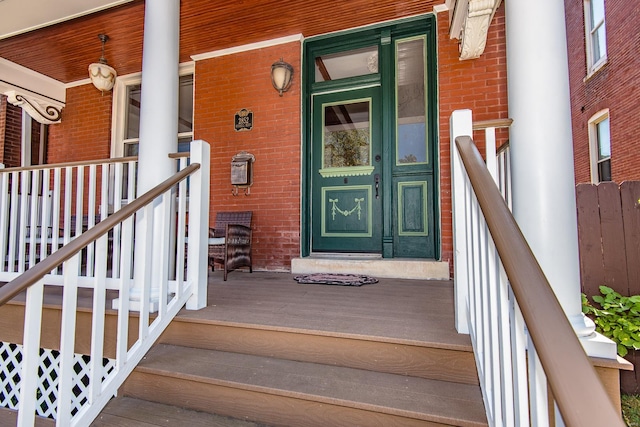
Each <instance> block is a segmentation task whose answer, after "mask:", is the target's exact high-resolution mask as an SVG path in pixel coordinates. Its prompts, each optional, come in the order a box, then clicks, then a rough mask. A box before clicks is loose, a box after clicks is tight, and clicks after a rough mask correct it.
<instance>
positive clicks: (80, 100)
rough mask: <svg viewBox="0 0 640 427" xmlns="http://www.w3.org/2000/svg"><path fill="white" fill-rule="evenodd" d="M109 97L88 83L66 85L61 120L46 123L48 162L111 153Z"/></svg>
mask: <svg viewBox="0 0 640 427" xmlns="http://www.w3.org/2000/svg"><path fill="white" fill-rule="evenodd" d="M111 99H112V92H108V93H105V94H104V95H102V94H101V93H100V91H98V90H97V89H96V88H95V87H93V85H91V84H87V85H83V86H77V87H73V88H69V89H67V102H66V106H65V107H64V109H63V110H62V122H61V123H57V124H54V125H51V126H49V147H48V152H47V161H48V163H61V162H74V161H79V160H96V159H106V158H108V157H109V156H110V154H111V153H110V144H111Z"/></svg>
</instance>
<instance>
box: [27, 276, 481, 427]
mask: <svg viewBox="0 0 640 427" xmlns="http://www.w3.org/2000/svg"><path fill="white" fill-rule="evenodd" d="M293 277H294V275H293V274H290V273H276V272H254V273H247V272H243V271H234V272H232V273H230V274H229V276H228V280H227V281H226V282H225V281H223V280H222V272H219V271H216V272H209V279H208V282H209V283H208V305H207V307H206V308H204V309H202V310H198V311H189V310H186V309H183V310H182V311H181V312H180V313H179V315H178V318H177V319H176V322H175V323H176V325H175V327H174V328H173V330H172V331H167V334H165V335H166V336H163V338H161V340H160V341H161V342H163V344H159V347H158V348H157V349H156V353H158V352H159V353H158V354H161V353H162V351H165V350H167V349H170V348H171V347H167V343H169V344H172V343H171V341H172V340H175V339H176V337H181V338H180V339H183V340H184V341H185V342H184V343H182V344H179V345H186V346H187V348H189V347H199V346H200V344H203V347H202V348H211V347H210V346H211V344H206V343H205V341H208V340H217V339H219V338H216V337H218V335H216V334H218V333H219V332H216V333H213V332H212V331H213V330H212V329H210V328H211V327H214V328H218V329H216V330H217V331H219V328H220V327H222V328H226V327H230V329H236V328H239V329H243V330H261V329H263V330H265V331H267V333H271V334H273V333H274V332H277V333H279V332H282V333H293V335H296V336H309V337H312V336H316V337H318V338H320V339H324V338H327V339H329V340H331V339H336V338H337V339H340V338H346V339H349V340H354V341H353V342H354V344H347V346H355V347H358V348H369V345H368V344H364V343H366V342H370V343H371V346H378V345H385V343H387V344H386V345H390V347H389V348H395V347H396V345H397V346H398V347H402V346H409V347H412V348H424V349H425V350H424V351H426V353H424V354H431V353H432V352H433V351H445V352H448V351H449V350H453V351H454V352H455V351H456V350H462V351H461V352H459V353H460V354H469V353H468V352H470V351H471V343H470V339H469V337H468V336H467V335H460V334H458V333H457V332H456V331H455V328H454V308H453V283H452V282H451V281H433V280H431V281H430V280H408V279H379V282H378V283H376V284H371V285H364V286H361V287H350V286H331V285H316V284H298V283H297V282H296V281H294V280H293ZM21 297H22V296H20V297H18V298H16V299H18V300H19V299H21ZM45 301H46V304H49V305H51V306H57V305H59V304H60V302H61V294H60V290H59V289H56V288H49V289H48V290H47V292H46V295H45ZM107 304H108V307H110V305H111V303H110V302H107ZM79 305H80V306H85V307H87V308H88V307H90V306H91V293H90V291H87V290H83V291H81V292H80V295H79ZM108 311H110V310H109V309H108ZM198 324H200V325H201V326H202V328H201V329H198V328H196V329H191V328H190V327H188V326H186V325H193V326H195V325H198ZM181 325H182V326H181ZM185 328H189V329H185ZM185 332H187V334H186V335H185V334H184V333H185ZM271 336H272V335H271ZM312 339H313V338H309V339H306V341H304V340H303V341H300V342H299V343H298V342H296V341H291V342H290V344H291V347H290V348H291V350H293V351H298V350H299V349H301V347H300V345H302V346H304V345H306V344H302V343H303V342H305V343H311V342H312V341H309V340H312ZM225 340H230V341H229V342H231V341H236V342H237V341H238V340H239V345H240V346H241V347H242V346H243V345H245V346H248V347H249V348H250V347H252V346H257V347H259V348H262V349H266V350H265V351H266V352H267V353H271V352H273V351H276V352H277V351H282V350H278V349H277V347H275V346H272V345H271V344H272V343H270V342H266V341H264V340H263V341H260V343H256V342H254V341H247V340H246V336H245V337H244V338H242V337H235V336H228V337H223V339H222V341H223V343H222V345H223V346H225V345H228V342H225ZM287 340H288V339H287ZM287 340H285V341H287ZM245 341H246V342H245ZM349 342H351V341H349ZM358 343H361V344H358ZM379 343H382V344H379ZM174 345H175V344H174ZM234 345H235V344H234ZM331 345H333V344H331ZM318 346H320V347H318ZM322 346H323V344H313V345H312V346H311V347H310V349H308V350H307V353H315V352H316V351H318V349H319V348H322ZM370 348H373V347H370ZM437 349H442V350H437ZM194 351H200V350H194ZM206 351H210V350H206ZM222 351H232V352H233V351H235V350H233V349H231V350H224V349H223V350H222ZM301 351H302V356H301V358H300V359H299V360H303V361H304V360H306V359H305V357H307V356H308V354H307V355H306V356H305V354H306V353H305V351H303V350H301ZM412 351H413V350H412ZM416 351H418V352H420V351H422V350H416ZM153 352H154V350H152V351H151V352H150V353H153ZM341 353H342V354H344V355H347V354H349V356H346V357H355V359H360V358H361V357H362V358H365V356H363V355H361V354H359V353H357V350H349V351H348V352H347V351H346V350H345V349H343V350H341ZM393 353H395V351H392V353H389V354H386V353H385V352H384V351H382V352H381V353H379V355H385V354H386V356H389V357H391V356H390V354H393ZM456 353H458V352H456ZM216 354H217V356H215V357H217V358H220V359H221V358H222V357H223V355H224V353H216ZM376 354H378V353H376ZM419 354H422V353H419ZM451 354H453V353H451ZM206 355H207V357H209V358H210V357H212V356H211V355H210V354H209V353H206ZM354 355H355V356H354ZM443 355H444V356H436V358H437V357H440V359H441V360H443V359H442V357H444V359H446V360H447V362H445V363H448V364H450V365H451V369H449V370H448V371H447V373H443V374H437V375H436V377H435V379H438V380H444V381H446V379H444V378H443V377H447V376H450V375H452V372H453V375H452V379H453V381H454V382H463V383H466V384H468V377H469V376H470V373H469V372H467V371H470V370H472V369H473V368H474V367H473V363H471V364H470V365H469V366H467V365H468V364H467V363H462V362H461V360H462V359H461V358H463V359H464V360H466V357H467V356H455V355H453V356H449V353H443ZM386 356H383V360H384V362H383V361H380V360H379V361H378V362H377V363H374V365H380V364H382V365H389V366H391V365H393V363H390V361H392V360H393V358H390V359H385V358H384V357H386ZM181 357H182V356H181ZM237 357H238V356H234V358H233V360H236V359H237ZM243 357H245V356H243ZM249 357H250V358H256V357H258V356H249ZM261 357H264V355H263V356H261ZM332 357H333V356H332ZM375 357H378V356H375ZM417 357H418V358H420V357H422V356H420V355H418V356H417ZM153 359H154V360H157V355H155V354H154V356H153ZM256 360H259V361H260V363H264V362H263V359H256ZM331 360H332V361H333V359H331ZM408 360H409V359H407V360H402V361H401V362H399V363H400V365H401V368H402V369H407V372H413V371H418V370H420V371H422V370H424V369H427V370H431V367H430V366H431V365H432V364H433V361H432V360H431V359H430V360H428V361H419V362H418V364H424V365H425V366H426V368H425V366H422V367H416V366H414V362H409V361H408ZM357 361H358V360H357ZM358 362H359V361H358ZM388 362H389V363H388ZM154 363H156V364H157V363H161V362H154ZM234 363H235V362H234ZM287 363H288V362H287ZM294 363H296V362H294ZM319 363H326V362H319ZM362 363H364V365H363V367H361V368H360V369H368V368H367V367H366V363H368V362H366V361H364V362H362ZM405 363H406V366H404V364H405ZM330 364H332V363H330ZM147 365H148V366H147V367H146V368H143V371H144V370H145V369H147V370H149V369H152V368H153V366H151V365H153V363H151V365H149V363H147ZM183 365H185V366H183V368H185V369H186V368H187V367H188V366H190V365H189V364H185V363H183ZM194 366H195V367H197V369H201V367H202V366H203V364H202V363H196V364H194ZM283 366H285V368H284V369H285V372H286V371H287V370H289V369H290V368H289V365H287V364H284V365H283ZM301 366H302V365H301ZM305 366H307V365H305ZM249 368H250V367H249ZM249 368H247V369H249ZM423 368H424V369H423ZM194 369H196V368H194ZM330 369H343V370H344V369H345V368H330ZM347 369H349V370H347V371H345V372H355V371H352V370H350V368H347ZM458 370H460V374H458V373H457V372H458ZM239 372H240V371H239ZM357 372H366V371H357ZM387 372H389V371H387ZM195 373H196V371H194V373H192V376H193V375H195ZM177 375H178V374H175V375H174V376H177ZM180 375H184V374H180ZM317 375H320V376H321V377H323V378H324V376H325V375H327V372H325V371H324V370H322V371H320V373H318V374H317ZM367 375H368V374H367ZM373 375H374V376H373V377H371V378H373V379H371V380H369V381H374V383H372V384H376V386H375V387H373V386H372V387H373V388H374V389H376V387H380V388H383V389H384V388H386V387H388V386H389V385H388V384H386V383H384V381H386V380H388V379H389V378H393V375H391V376H389V374H373ZM471 376H473V373H471ZM207 381H209V380H207ZM211 381H213V380H211ZM216 381H217V380H216ZM379 381H380V383H378V382H379ZM403 381H404V380H403ZM412 381H418V382H419V384H423V383H424V384H430V385H429V386H426V385H421V386H420V387H427V388H426V389H424V390H423V389H420V391H416V396H420V397H419V399H418V400H417V402H416V404H415V405H414V406H416V408H415V411H419V409H420V408H422V407H423V406H424V402H430V401H432V400H434V399H435V400H436V401H440V400H442V404H441V407H447V406H452V408H453V411H452V412H453V413H465V411H467V412H468V407H471V408H473V410H472V411H471V412H472V413H475V412H474V411H476V412H477V410H480V409H481V408H482V406H481V402H480V395H479V389H478V387H477V386H473V385H471V386H470V385H464V384H460V385H459V386H460V387H462V388H460V389H458V388H456V389H455V390H456V392H455V393H460V394H461V395H462V394H464V393H471V394H473V395H474V398H476V399H475V400H477V401H478V402H475V401H474V402H475V403H466V404H465V405H463V406H460V405H461V403H460V402H458V397H456V398H453V396H454V395H455V396H458V394H455V393H454V395H451V396H449V398H445V397H441V396H439V395H440V392H438V391H437V390H440V391H441V392H444V391H443V387H444V388H445V389H448V388H447V387H451V386H449V385H448V384H449V383H447V382H443V381H433V380H422V379H414V380H412ZM310 383H314V381H311V382H310ZM383 384H384V385H383ZM403 384H404V383H403ZM417 384H418V383H417ZM167 387H168V386H167ZM167 387H165V386H163V387H160V388H159V390H161V391H159V393H160V394H166V393H169V390H173V386H170V387H169V388H167ZM188 387H193V386H191V385H189V386H188ZM349 387H353V386H352V385H350V386H349ZM389 387H391V386H389ZM429 387H435V389H433V390H431V389H429ZM456 387H458V386H456ZM391 389H393V387H391ZM460 390H463V391H460ZM183 392H184V390H183ZM444 393H445V395H447V393H446V392H444ZM124 395H127V396H129V394H127V393H126V392H125V393H124ZM476 395H477V396H476ZM465 396H466V395H465ZM374 397H375V396H374ZM374 397H372V399H373V400H372V402H374V403H375V402H376V401H377V400H376V399H378V398H374ZM194 398H195V397H194ZM138 399H139V397H138ZM460 399H462V398H460ZM465 399H467V397H465V398H464V399H462V400H465ZM150 400H153V399H150ZM384 400H385V398H382V401H384ZM170 401H173V400H172V399H170ZM158 402H159V401H158ZM465 402H466V400H465ZM469 402H471V401H469ZM372 404H373V403H372ZM143 405H146V406H144V408H146V409H143ZM153 405H156V406H153ZM203 405H204V406H203V407H202V408H198V407H196V408H194V409H193V410H189V409H182V408H179V407H177V406H176V407H174V406H167V405H164V406H162V405H161V404H160V403H152V402H146V400H145V401H139V400H136V396H135V393H134V395H132V396H131V397H126V398H118V399H116V400H114V401H112V402H111V403H110V404H109V405H108V406H107V408H105V410H104V411H103V412H102V413H101V415H100V416H99V417H98V419H97V420H96V421H95V423H94V424H93V425H95V426H102V425H121V426H142V425H144V426H152V425H167V422H171V421H170V420H174V422H175V423H182V425H185V424H183V423H184V422H187V423H188V424H189V425H220V426H222V425H225V426H226V425H228V426H243V427H244V426H263V425H265V424H261V423H246V424H243V423H244V422H246V420H240V419H238V420H235V419H232V418H226V417H218V416H216V415H212V414H206V413H204V412H202V411H205V410H207V409H205V408H206V407H207V405H210V400H209V401H205V404H203ZM407 405H410V404H409V403H407ZM442 405H444V406H442ZM383 406H384V405H383ZM467 406H468V407H467ZM147 407H148V408H147ZM408 408H411V410H413V409H414V408H413V407H411V406H408ZM407 410H408V409H407ZM141 411H142V412H141ZM445 412H446V411H445ZM140 413H144V414H146V415H144V417H142V418H140ZM223 413H224V412H223ZM443 417H444V418H443ZM156 418H157V419H156ZM239 418H240V417H239ZM441 418H442V419H446V416H444V415H442V416H441ZM476 418H477V419H481V418H482V417H481V416H479V415H474V416H472V417H471V418H470V419H476ZM178 420H180V421H178ZM268 424H271V423H268ZM274 424H278V423H274ZM427 424H428V425H431V424H429V423H427ZM446 424H449V423H448V422H446ZM452 424H453V423H452ZM173 425H179V424H173ZM287 425H294V424H287ZM420 425H422V424H420ZM459 425H467V424H466V423H462V424H459ZM469 425H476V423H475V422H472V423H470V424H469ZM477 425H485V424H484V423H483V422H482V421H481V420H480V421H479V422H478V423H477Z"/></svg>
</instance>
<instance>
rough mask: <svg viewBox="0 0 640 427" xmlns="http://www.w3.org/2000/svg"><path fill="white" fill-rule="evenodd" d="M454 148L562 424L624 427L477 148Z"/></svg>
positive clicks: (462, 141)
mask: <svg viewBox="0 0 640 427" xmlns="http://www.w3.org/2000/svg"><path fill="white" fill-rule="evenodd" d="M456 146H457V147H458V151H459V153H460V157H461V159H462V162H463V164H464V166H465V169H466V170H467V174H468V175H469V179H470V181H471V185H472V186H473V189H474V191H475V194H476V196H477V198H478V203H479V204H480V207H481V209H482V213H483V214H484V217H485V220H486V222H487V226H488V228H489V231H490V233H491V236H492V238H493V241H494V243H495V246H496V249H497V251H498V253H499V255H500V258H501V260H502V263H503V265H504V269H505V272H506V273H507V277H508V278H509V282H510V284H511V287H512V289H513V293H514V295H515V297H516V300H517V302H518V305H519V307H520V310H521V312H522V316H523V317H524V320H525V323H526V325H527V329H528V331H529V335H530V336H531V339H532V340H533V343H534V345H535V348H536V351H537V353H538V356H539V358H540V362H541V364H542V367H543V368H544V371H545V373H546V375H547V381H548V384H549V386H550V388H551V391H552V393H553V397H554V399H555V401H556V402H557V404H558V407H559V409H560V413H561V414H562V417H563V419H564V421H565V424H566V425H567V426H580V427H602V426H611V427H613V426H620V427H624V423H623V422H622V419H621V417H620V414H619V413H618V411H617V410H616V409H615V408H614V406H613V404H612V403H611V400H610V399H609V396H608V395H607V393H606V391H605V389H604V387H603V386H602V383H601V382H600V380H599V378H598V376H597V373H596V371H595V369H594V368H593V366H592V365H591V362H590V361H589V359H588V357H587V355H586V354H585V352H584V350H583V348H582V345H581V344H580V341H579V340H578V337H577V336H576V334H575V332H574V330H573V328H572V327H571V324H570V323H569V321H568V320H567V317H566V315H565V314H564V311H563V310H562V307H561V306H560V303H559V302H558V299H557V298H556V296H555V294H554V292H553V290H552V289H551V286H550V285H549V282H548V280H547V278H546V277H545V275H544V273H543V271H542V269H541V267H540V265H539V264H538V262H537V261H536V259H535V257H534V255H533V252H532V251H531V248H530V247H529V245H528V244H527V241H526V240H525V238H524V236H523V235H522V232H521V231H520V228H519V227H518V224H517V223H516V221H515V219H514V218H513V215H512V214H511V212H510V211H509V208H508V207H507V204H506V203H505V201H504V199H503V198H502V196H501V195H500V193H499V191H498V189H497V188H496V186H495V183H494V181H493V179H492V178H491V175H490V174H489V172H488V171H487V169H486V166H485V164H484V161H483V160H482V157H481V156H480V153H479V152H478V150H477V148H476V147H475V144H474V143H473V141H472V140H471V138H470V137H468V136H459V137H457V138H456Z"/></svg>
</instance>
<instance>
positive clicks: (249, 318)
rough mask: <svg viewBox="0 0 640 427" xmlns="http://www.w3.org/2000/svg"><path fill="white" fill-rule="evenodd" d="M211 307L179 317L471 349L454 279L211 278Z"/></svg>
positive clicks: (271, 275) (244, 275) (216, 274)
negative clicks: (357, 283) (457, 318)
mask: <svg viewBox="0 0 640 427" xmlns="http://www.w3.org/2000/svg"><path fill="white" fill-rule="evenodd" d="M208 303H209V305H208V307H206V308H205V309H202V310H199V311H187V310H183V311H182V312H181V313H180V314H179V317H181V318H183V319H187V318H188V319H198V320H200V321H206V322H222V323H232V324H257V325H264V326H268V327H275V328H284V329H301V330H309V331H316V332H317V333H335V334H337V335H338V336H340V335H361V336H371V337H387V338H390V339H392V340H393V339H395V340H407V341H412V342H427V343H443V344H445V345H451V346H463V347H469V346H470V341H469V337H468V336H467V335H460V334H458V333H457V332H456V331H455V328H454V311H453V283H452V282H450V281H428V280H424V281H423V280H403V279H380V281H379V283H376V284H372V285H365V286H361V287H348V286H330V285H309V284H298V283H297V282H295V281H294V280H293V275H292V274H288V273H271V272H255V273H251V274H250V273H243V272H234V273H232V274H230V275H229V279H228V280H227V281H226V282H224V281H222V280H221V273H219V272H217V271H216V272H214V273H210V275H209V297H208Z"/></svg>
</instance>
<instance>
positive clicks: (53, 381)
mask: <svg viewBox="0 0 640 427" xmlns="http://www.w3.org/2000/svg"><path fill="white" fill-rule="evenodd" d="M59 358H60V353H59V352H58V351H56V350H48V349H44V348H41V349H40V369H39V375H40V383H39V385H38V392H37V399H38V402H37V405H36V413H37V414H38V415H39V416H41V417H47V418H54V419H55V417H56V416H55V414H56V407H57V403H56V402H57V398H58V379H59V370H60V360H59ZM90 360H91V358H90V357H89V356H85V355H82V354H75V355H74V366H73V370H74V380H73V383H74V384H75V385H74V388H73V395H74V398H73V401H72V404H71V414H72V415H74V414H75V413H76V412H78V411H79V410H80V408H82V406H83V405H84V404H85V402H86V401H87V393H88V386H89V375H88V373H89V361H90ZM21 363H22V346H21V345H19V344H12V343H7V342H0V407H5V408H9V409H17V408H18V402H19V398H20V366H21ZM102 365H103V367H104V372H103V374H102V377H103V378H105V377H106V376H107V375H108V374H109V373H110V372H111V371H112V370H113V369H114V367H115V359H103V361H102Z"/></svg>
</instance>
